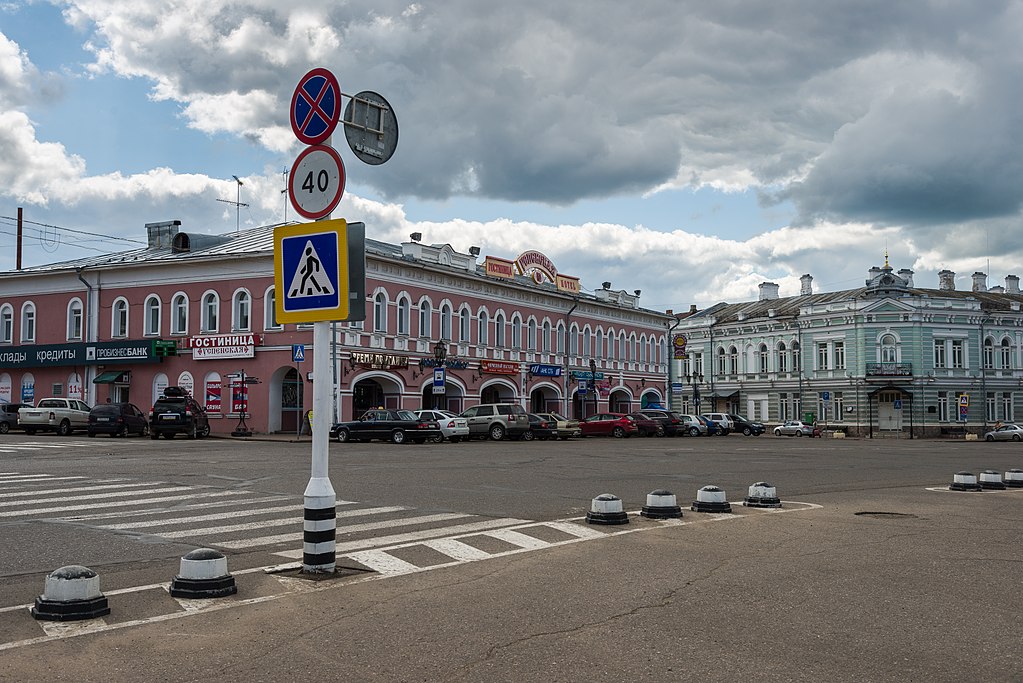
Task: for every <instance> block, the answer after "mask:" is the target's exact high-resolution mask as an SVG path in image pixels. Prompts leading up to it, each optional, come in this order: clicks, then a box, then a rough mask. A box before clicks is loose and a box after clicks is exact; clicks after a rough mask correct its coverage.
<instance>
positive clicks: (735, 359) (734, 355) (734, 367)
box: [728, 346, 739, 375]
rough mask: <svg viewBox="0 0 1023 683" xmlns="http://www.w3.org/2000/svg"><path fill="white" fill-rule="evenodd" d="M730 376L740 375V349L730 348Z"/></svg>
mask: <svg viewBox="0 0 1023 683" xmlns="http://www.w3.org/2000/svg"><path fill="white" fill-rule="evenodd" d="M728 374H729V375H737V374H739V349H737V348H735V347H734V346H729V347H728Z"/></svg>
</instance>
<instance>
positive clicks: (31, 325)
mask: <svg viewBox="0 0 1023 683" xmlns="http://www.w3.org/2000/svg"><path fill="white" fill-rule="evenodd" d="M35 340H36V305H35V304H34V303H32V302H31V301H26V302H25V303H23V304H22V305H21V341H22V342H34V341H35Z"/></svg>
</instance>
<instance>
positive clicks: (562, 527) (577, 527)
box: [544, 522, 607, 538]
mask: <svg viewBox="0 0 1023 683" xmlns="http://www.w3.org/2000/svg"><path fill="white" fill-rule="evenodd" d="M544 526H549V527H551V528H553V529H557V530H558V531H564V532H565V533H566V534H571V535H572V536H575V537H577V538H604V537H606V536H607V534H606V533H604V532H603V531H597V530H596V529H590V528H589V527H585V526H583V525H581V524H574V523H572V522H544Z"/></svg>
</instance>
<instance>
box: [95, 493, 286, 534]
mask: <svg viewBox="0 0 1023 683" xmlns="http://www.w3.org/2000/svg"><path fill="white" fill-rule="evenodd" d="M230 502H231V503H232V504H233V503H237V502H238V501H233V500H232V501H230ZM225 504H226V503H225ZM301 509H303V506H302V505H281V506H279V507H273V508H258V509H248V510H235V511H234V512H217V513H213V514H209V515H196V516H194V517H170V518H167V519H151V520H149V521H148V522H125V523H124V524H103V525H99V526H97V527H96V528H97V529H145V528H149V527H154V526H168V525H171V524H187V523H190V522H208V521H210V520H214V519H226V518H228V517H251V516H253V515H263V514H269V513H272V512H294V511H296V510H301Z"/></svg>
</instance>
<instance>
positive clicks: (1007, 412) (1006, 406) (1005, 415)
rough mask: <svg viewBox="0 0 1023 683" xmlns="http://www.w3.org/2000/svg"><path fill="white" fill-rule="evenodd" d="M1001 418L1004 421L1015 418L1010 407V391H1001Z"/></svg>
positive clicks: (1011, 420)
mask: <svg viewBox="0 0 1023 683" xmlns="http://www.w3.org/2000/svg"><path fill="white" fill-rule="evenodd" d="M1002 419H1003V420H1005V421H1006V422H1014V421H1015V420H1016V418H1015V415H1014V411H1013V409H1012V392H1011V391H1003V392H1002Z"/></svg>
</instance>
